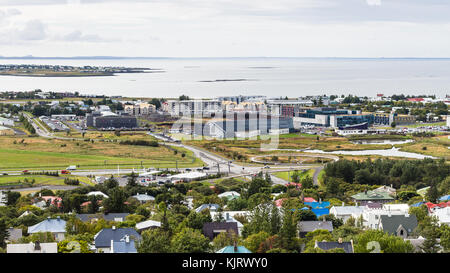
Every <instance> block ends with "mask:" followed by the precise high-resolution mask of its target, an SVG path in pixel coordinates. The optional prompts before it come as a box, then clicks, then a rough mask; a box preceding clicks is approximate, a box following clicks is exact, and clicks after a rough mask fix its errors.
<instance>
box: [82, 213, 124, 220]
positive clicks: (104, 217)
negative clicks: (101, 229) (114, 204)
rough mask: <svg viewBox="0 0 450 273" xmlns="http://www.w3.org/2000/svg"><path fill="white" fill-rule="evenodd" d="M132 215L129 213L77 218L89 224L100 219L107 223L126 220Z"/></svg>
mask: <svg viewBox="0 0 450 273" xmlns="http://www.w3.org/2000/svg"><path fill="white" fill-rule="evenodd" d="M128 215H130V214H129V213H108V214H100V213H97V214H77V218H78V219H80V220H81V221H83V222H88V221H90V220H91V219H100V218H103V219H105V220H106V221H114V219H116V218H123V219H124V220H125V217H127V216H128Z"/></svg>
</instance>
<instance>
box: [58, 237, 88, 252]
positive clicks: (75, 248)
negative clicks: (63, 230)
mask: <svg viewBox="0 0 450 273" xmlns="http://www.w3.org/2000/svg"><path fill="white" fill-rule="evenodd" d="M58 253H92V251H91V250H90V249H89V244H88V243H87V242H86V241H83V240H64V241H61V242H59V243H58Z"/></svg>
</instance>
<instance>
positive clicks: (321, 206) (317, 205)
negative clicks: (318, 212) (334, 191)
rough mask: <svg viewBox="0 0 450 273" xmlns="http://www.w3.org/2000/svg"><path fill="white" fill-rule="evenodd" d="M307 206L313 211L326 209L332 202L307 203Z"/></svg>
mask: <svg viewBox="0 0 450 273" xmlns="http://www.w3.org/2000/svg"><path fill="white" fill-rule="evenodd" d="M304 204H305V205H307V206H310V207H311V208H313V209H324V208H326V207H329V206H330V202H328V201H327V202H305V203H304Z"/></svg>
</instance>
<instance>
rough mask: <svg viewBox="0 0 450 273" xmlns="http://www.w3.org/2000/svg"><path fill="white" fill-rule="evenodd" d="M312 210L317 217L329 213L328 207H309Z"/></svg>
mask: <svg viewBox="0 0 450 273" xmlns="http://www.w3.org/2000/svg"><path fill="white" fill-rule="evenodd" d="M311 211H312V212H314V214H315V215H316V216H317V217H320V216H322V215H328V214H330V209H327V208H324V209H311Z"/></svg>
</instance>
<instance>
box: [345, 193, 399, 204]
mask: <svg viewBox="0 0 450 273" xmlns="http://www.w3.org/2000/svg"><path fill="white" fill-rule="evenodd" d="M352 198H353V201H354V202H358V203H360V204H361V205H362V206H365V205H366V204H367V203H388V202H392V201H394V200H395V199H394V197H392V196H390V195H389V194H388V193H387V192H381V191H365V192H360V193H358V194H355V195H353V196H352Z"/></svg>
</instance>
